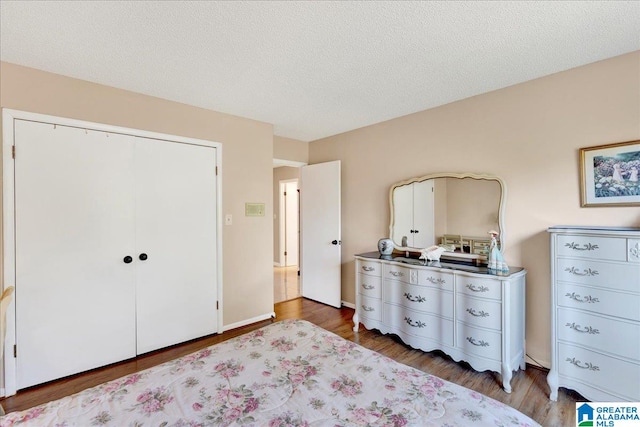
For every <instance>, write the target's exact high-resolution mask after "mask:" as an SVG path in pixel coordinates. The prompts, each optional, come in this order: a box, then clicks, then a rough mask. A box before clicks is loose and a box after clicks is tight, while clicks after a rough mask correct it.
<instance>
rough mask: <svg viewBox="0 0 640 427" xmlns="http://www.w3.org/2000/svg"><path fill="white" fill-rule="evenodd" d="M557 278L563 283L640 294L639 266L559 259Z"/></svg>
mask: <svg viewBox="0 0 640 427" xmlns="http://www.w3.org/2000/svg"><path fill="white" fill-rule="evenodd" d="M557 276H558V280H559V281H561V282H571V283H581V284H583V285H591V286H605V287H607V288H612V289H619V290H622V291H631V292H638V289H640V268H638V265H637V264H631V263H625V264H612V263H606V262H598V261H592V260H584V259H575V258H573V259H572V258H559V259H558V261H557Z"/></svg>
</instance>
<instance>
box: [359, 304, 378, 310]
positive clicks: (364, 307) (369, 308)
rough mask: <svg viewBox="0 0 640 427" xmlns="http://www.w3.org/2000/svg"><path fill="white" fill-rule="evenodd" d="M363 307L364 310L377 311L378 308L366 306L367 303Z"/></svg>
mask: <svg viewBox="0 0 640 427" xmlns="http://www.w3.org/2000/svg"><path fill="white" fill-rule="evenodd" d="M362 309H363V310H364V311H376V309H375V308H373V307H369V306H366V305H363V306H362Z"/></svg>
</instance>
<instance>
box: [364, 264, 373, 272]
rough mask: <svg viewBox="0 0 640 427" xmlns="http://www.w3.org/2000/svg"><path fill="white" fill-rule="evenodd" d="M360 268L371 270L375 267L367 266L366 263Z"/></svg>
mask: <svg viewBox="0 0 640 427" xmlns="http://www.w3.org/2000/svg"><path fill="white" fill-rule="evenodd" d="M362 269H363V270H364V271H373V270H375V269H376V268H375V267H369V266H367V265H363V266H362Z"/></svg>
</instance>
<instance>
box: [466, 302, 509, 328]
mask: <svg viewBox="0 0 640 427" xmlns="http://www.w3.org/2000/svg"><path fill="white" fill-rule="evenodd" d="M456 318H457V319H458V320H462V321H463V322H466V323H468V324H470V325H473V326H480V327H484V328H491V329H496V330H501V329H502V304H500V303H499V302H497V301H488V300H482V299H477V298H473V297H471V296H468V295H466V294H458V298H457V300H456Z"/></svg>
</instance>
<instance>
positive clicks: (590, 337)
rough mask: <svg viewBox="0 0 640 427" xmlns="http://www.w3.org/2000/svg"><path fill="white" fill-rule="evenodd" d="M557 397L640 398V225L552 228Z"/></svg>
mask: <svg viewBox="0 0 640 427" xmlns="http://www.w3.org/2000/svg"><path fill="white" fill-rule="evenodd" d="M549 233H550V236H551V289H552V293H551V301H552V310H551V370H550V371H549V375H548V376H547V382H548V384H549V387H550V388H551V394H550V399H551V400H557V398H558V387H566V388H570V389H574V390H576V391H577V392H579V393H580V394H582V395H583V396H584V397H586V398H587V399H589V400H592V401H605V402H606V401H640V228H615V227H593V228H589V227H570V226H557V227H551V228H549Z"/></svg>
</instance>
